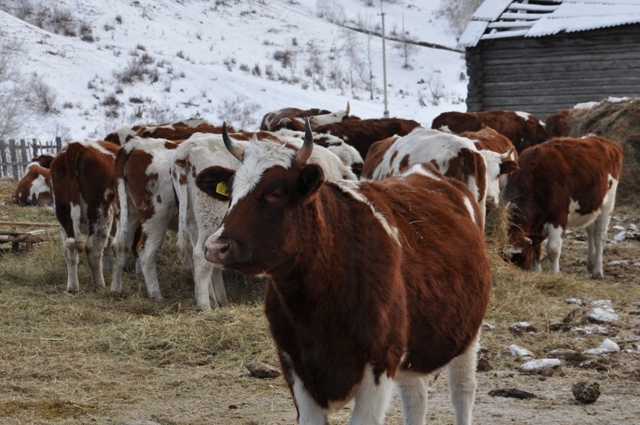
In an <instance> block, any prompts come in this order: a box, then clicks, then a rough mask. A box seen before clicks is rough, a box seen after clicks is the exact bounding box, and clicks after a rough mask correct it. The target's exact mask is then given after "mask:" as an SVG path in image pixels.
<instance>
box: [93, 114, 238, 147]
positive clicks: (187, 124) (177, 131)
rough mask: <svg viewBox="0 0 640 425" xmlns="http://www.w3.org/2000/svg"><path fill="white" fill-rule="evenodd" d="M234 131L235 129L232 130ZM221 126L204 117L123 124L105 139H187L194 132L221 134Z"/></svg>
mask: <svg viewBox="0 0 640 425" xmlns="http://www.w3.org/2000/svg"><path fill="white" fill-rule="evenodd" d="M231 131H233V130H231ZM220 132H221V127H217V126H212V125H211V124H209V122H208V121H207V120H204V119H190V120H184V121H179V122H176V123H173V124H160V125H151V124H148V125H135V126H133V127H129V126H126V125H125V126H122V127H120V128H119V129H117V130H116V131H114V132H113V133H109V134H107V136H106V137H105V138H104V140H105V141H107V142H111V143H115V144H117V145H119V146H124V144H125V143H127V142H128V141H129V140H131V139H132V138H134V137H136V136H139V137H145V138H150V137H151V138H154V139H166V140H185V139H188V138H189V137H190V136H191V135H192V134H194V133H213V134H220Z"/></svg>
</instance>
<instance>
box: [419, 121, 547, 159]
mask: <svg viewBox="0 0 640 425" xmlns="http://www.w3.org/2000/svg"><path fill="white" fill-rule="evenodd" d="M483 127H491V128H493V129H494V130H495V131H497V132H498V133H500V134H502V135H504V136H507V137H508V138H509V140H511V142H512V143H513V145H514V146H515V147H516V150H517V151H518V153H522V151H523V150H525V149H526V148H528V147H529V146H533V145H537V144H538V143H542V142H544V141H546V140H548V139H549V135H548V134H547V130H546V128H545V124H544V123H543V122H542V121H540V120H539V119H538V118H536V117H534V116H533V115H531V114H528V113H526V112H520V111H516V112H513V111H483V112H445V113H442V114H440V115H438V116H437V117H436V119H434V120H433V123H432V124H431V128H434V129H448V130H449V131H452V132H454V133H464V132H465V131H480V130H482V128H483Z"/></svg>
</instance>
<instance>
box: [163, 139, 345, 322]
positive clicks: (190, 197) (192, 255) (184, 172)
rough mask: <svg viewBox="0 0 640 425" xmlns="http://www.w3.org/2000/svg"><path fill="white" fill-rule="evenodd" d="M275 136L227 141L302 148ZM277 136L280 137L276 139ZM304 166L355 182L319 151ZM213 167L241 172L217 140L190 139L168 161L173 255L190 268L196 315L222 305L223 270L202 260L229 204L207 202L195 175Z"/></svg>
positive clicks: (334, 160)
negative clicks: (175, 213)
mask: <svg viewBox="0 0 640 425" xmlns="http://www.w3.org/2000/svg"><path fill="white" fill-rule="evenodd" d="M278 133H280V132H278ZM278 133H266V132H260V133H256V134H255V135H251V134H250V133H249V134H245V133H242V134H233V133H232V134H231V135H230V137H231V138H233V140H234V141H235V142H236V143H237V144H238V145H240V146H243V147H246V146H248V140H251V139H255V140H262V141H264V140H272V141H274V142H276V143H282V142H286V143H288V144H289V145H290V146H299V145H301V144H302V140H299V139H297V138H295V137H294V136H292V135H288V134H287V135H285V134H278ZM276 134H278V135H279V137H275V135H276ZM245 140H246V141H245ZM309 161H310V162H312V163H316V164H320V166H321V167H322V169H323V171H324V173H325V177H326V178H327V179H331V180H339V179H355V178H356V177H355V175H354V174H353V173H352V172H351V170H350V168H349V167H348V166H346V165H345V164H343V163H342V161H340V159H339V158H338V157H336V155H334V154H333V153H331V152H330V151H328V150H326V149H324V148H322V147H318V148H317V149H315V150H314V152H313V155H312V156H311V158H310V159H309ZM214 165H217V166H222V167H226V168H229V169H236V168H238V167H239V166H240V162H239V161H238V160H237V159H236V158H235V157H234V156H233V155H231V154H230V153H229V151H228V150H227V149H226V148H225V144H224V140H223V138H222V136H219V135H211V134H196V135H193V136H192V137H191V138H189V140H186V141H185V142H183V143H182V144H180V146H178V148H177V149H175V150H174V151H173V153H172V157H171V178H172V182H173V187H174V190H175V192H176V193H177V194H178V204H179V220H178V237H177V247H178V253H179V255H180V258H181V260H182V262H183V264H191V265H192V269H193V279H194V282H195V289H196V304H197V308H198V310H200V311H209V310H211V304H212V305H213V307H214V308H215V307H217V306H218V304H220V305H221V306H224V305H226V304H227V297H226V292H225V289H224V284H223V280H222V269H219V268H215V267H213V264H212V263H210V262H208V261H206V260H205V258H204V242H205V241H206V240H207V238H209V237H210V236H211V235H212V234H213V233H214V232H215V231H216V230H217V229H218V226H219V225H220V222H221V221H222V218H223V217H224V214H225V213H226V211H227V207H228V201H227V200H225V199H222V200H220V199H213V198H211V197H209V196H207V195H206V194H204V193H203V192H202V191H200V190H199V189H198V188H197V186H196V183H195V179H196V175H197V173H199V172H200V171H202V170H204V169H205V168H207V167H211V166H214ZM210 300H211V304H210Z"/></svg>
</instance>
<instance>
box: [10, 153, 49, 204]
mask: <svg viewBox="0 0 640 425" xmlns="http://www.w3.org/2000/svg"><path fill="white" fill-rule="evenodd" d="M53 158H54V156H53V155H52V154H49V153H46V154H42V155H40V156H38V157H36V158H33V161H32V162H31V163H29V165H27V172H26V173H25V175H24V176H23V177H22V179H20V181H19V182H18V186H17V187H16V192H15V200H16V203H18V204H20V205H33V206H39V207H43V206H53V195H52V194H51V178H50V175H51V171H50V170H49V167H50V166H51V161H53Z"/></svg>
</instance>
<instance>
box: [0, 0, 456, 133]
mask: <svg viewBox="0 0 640 425" xmlns="http://www.w3.org/2000/svg"><path fill="white" fill-rule="evenodd" d="M439 2H440V0H395V1H394V2H393V3H390V4H387V3H385V4H384V9H385V12H386V13H387V14H386V33H387V35H388V36H389V37H393V38H395V39H398V40H403V39H406V40H410V41H413V42H423V43H432V44H437V45H441V46H445V47H449V48H451V49H452V48H453V47H454V46H455V44H456V40H455V39H454V38H453V37H452V36H450V35H448V33H447V31H446V26H445V23H444V22H440V21H438V20H437V19H435V18H434V17H433V12H434V10H435V9H437V8H438V6H439ZM16 3H19V2H14V1H8V0H5V1H1V0H0V5H2V8H4V9H5V10H7V11H8V12H10V13H7V12H2V11H0V39H1V40H17V41H19V42H20V43H21V48H22V50H23V52H24V53H23V55H22V56H23V57H21V59H20V65H21V72H22V73H23V74H24V75H27V74H33V73H36V74H38V76H40V77H41V78H42V80H43V81H44V82H45V83H46V84H47V85H48V86H49V87H50V88H51V92H52V93H53V100H54V105H53V106H54V107H53V109H52V111H51V112H49V113H47V114H45V115H43V116H39V117H37V118H36V119H33V120H31V121H30V122H29V124H28V125H27V126H25V128H24V130H23V132H21V133H20V134H17V135H15V136H16V137H17V138H32V137H36V138H40V139H46V140H50V139H52V138H53V137H55V136H61V137H63V139H64V140H68V139H99V138H102V137H104V135H106V134H107V133H108V132H110V131H112V130H113V129H114V128H116V127H118V126H120V125H122V124H128V125H131V124H135V123H147V122H167V121H174V120H177V119H183V118H188V117H194V116H199V117H203V118H206V119H208V120H209V121H211V122H212V123H216V124H217V123H220V122H221V121H222V120H227V122H231V123H232V124H234V125H236V126H240V127H244V128H245V129H247V130H253V129H257V128H258V126H259V123H260V119H261V118H262V115H263V114H264V113H266V112H268V111H271V110H274V109H279V108H282V107H288V106H293V107H300V108H305V109H306V108H311V107H319V108H325V109H330V110H338V109H343V108H344V107H345V106H346V103H347V101H350V102H351V111H352V114H354V115H357V116H360V117H362V118H375V117H381V116H382V113H383V111H384V106H383V91H382V87H383V83H382V76H383V73H382V42H381V38H380V37H378V36H377V34H379V33H381V29H380V16H379V13H380V3H379V2H378V1H376V2H375V4H376V7H371V6H367V3H368V2H367V1H366V0H343V1H338V0H216V1H199V0H139V1H130V0H58V1H56V2H55V5H56V6H54V7H56V8H58V9H56V10H58V11H59V12H61V13H62V14H65V13H66V14H67V15H70V16H71V17H72V18H73V19H74V20H75V22H76V23H77V27H78V28H80V30H79V32H78V33H77V34H75V36H65V35H61V34H55V33H54V32H53V30H52V29H51V28H48V27H47V26H45V28H47V29H49V30H48V31H47V30H43V29H41V28H39V27H37V26H35V25H31V24H29V23H27V22H25V20H26V21H29V19H31V21H30V22H34V21H33V19H34V16H35V15H34V13H35V12H34V11H31V12H32V14H31V15H30V18H29V17H27V16H26V15H27V14H28V12H30V11H29V10H27V11H26V12H25V10H18V8H17V6H16ZM24 3H25V2H22V3H21V4H22V5H24ZM27 3H28V2H27ZM32 3H33V5H34V9H37V5H38V4H40V3H42V2H40V3H38V2H36V1H35V0H32ZM47 4H49V3H47ZM14 15H15V16H14ZM16 16H21V17H23V18H24V19H25V20H20V19H18V18H17V17H16ZM53 28H55V25H54V26H53ZM348 28H360V29H363V28H364V29H371V30H372V31H373V32H374V33H376V34H374V35H367V34H366V33H365V32H363V31H355V30H351V29H348ZM403 28H404V33H403ZM72 32H73V31H72ZM72 35H73V34H72ZM405 46H408V49H409V50H405V49H403V47H405ZM386 50H387V73H388V77H387V79H388V96H389V112H390V115H391V116H398V117H403V118H410V119H415V120H417V121H419V122H421V123H423V124H424V125H430V123H431V120H432V119H433V118H434V117H435V116H436V115H438V114H439V113H440V112H443V111H447V110H464V109H465V105H464V98H465V96H466V84H467V81H466V79H465V76H464V72H465V66H464V59H463V55H462V54H461V53H459V52H455V51H452V50H445V49H435V48H428V47H423V46H419V45H416V44H403V43H400V42H395V41H389V40H388V41H387V49H386ZM406 52H408V53H407V54H406V55H404V54H403V53H406ZM406 59H408V60H406ZM405 60H406V62H407V63H408V65H409V67H405V66H404V65H405ZM372 94H373V99H371V95H372Z"/></svg>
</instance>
